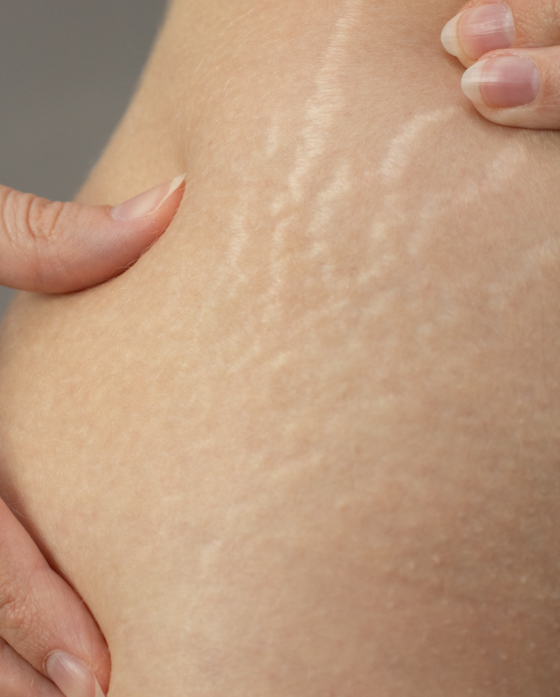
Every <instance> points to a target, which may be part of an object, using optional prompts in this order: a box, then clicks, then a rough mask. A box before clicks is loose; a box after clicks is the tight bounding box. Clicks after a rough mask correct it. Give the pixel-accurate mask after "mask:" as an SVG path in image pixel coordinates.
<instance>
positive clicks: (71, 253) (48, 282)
mask: <svg viewBox="0 0 560 697" xmlns="http://www.w3.org/2000/svg"><path fill="white" fill-rule="evenodd" d="M183 183H184V177H183V176H181V177H177V178H176V179H174V180H173V181H172V182H169V183H166V184H162V185H160V186H157V187H155V188H154V189H150V190H148V191H146V192H144V193H143V194H140V195H139V196H136V197H135V198H133V199H132V200H130V201H127V202H126V203H123V204H121V205H120V206H116V207H115V208H109V207H108V206H82V205H80V204H78V203H58V202H56V203H53V202H52V201H47V200H45V199H42V198H37V197H36V196H33V195H31V194H22V193H20V192H19V191H14V190H13V189H9V188H8V187H5V186H0V285H4V286H10V287H11V288H18V289H19V290H31V291H39V292H42V293H69V292H73V291H78V290H83V289H84V288H88V287H90V286H95V285H97V284H99V283H102V282H103V281H106V280H108V279H109V278H112V277H113V276H117V275H118V274H119V273H122V272H123V271H125V270H126V269H127V268H128V267H129V266H130V265H131V264H132V263H133V262H135V261H136V260H137V259H138V257H139V256H140V255H141V254H142V252H143V251H144V250H145V249H147V248H148V247H149V246H150V245H151V244H153V242H155V240H156V239H157V238H158V237H159V236H160V235H161V234H162V233H163V232H164V230H165V229H166V228H167V226H168V225H169V223H170V222H171V219H172V218H173V216H174V215H175V213H176V212H177V208H178V207H179V204H180V201H181V197H182V195H183V190H184V187H183Z"/></svg>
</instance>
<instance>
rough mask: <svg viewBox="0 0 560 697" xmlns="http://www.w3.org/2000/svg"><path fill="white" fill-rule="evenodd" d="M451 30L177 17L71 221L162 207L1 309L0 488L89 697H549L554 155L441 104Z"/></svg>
mask: <svg viewBox="0 0 560 697" xmlns="http://www.w3.org/2000/svg"><path fill="white" fill-rule="evenodd" d="M458 9H460V5H459V4H458V3H454V2H449V1H447V0H431V2H429V3H428V2H423V3H419V2H418V1H417V0H414V1H412V0H410V1H409V0H391V2H380V1H373V2H372V1H366V0H363V1H361V0H346V1H337V2H324V1H323V2H318V1H317V2H305V3H302V2H301V1H300V0H298V2H296V1H295V0H282V2H281V3H280V2H270V3H259V2H257V1H256V0H244V1H243V2H237V1H236V2H232V1H231V0H227V2H226V0H219V1H216V2H213V3H208V2H203V1H202V0H177V1H176V2H175V3H174V5H173V6H172V8H171V11H170V15H169V18H168V21H167V23H166V25H165V27H164V30H163V33H162V35H161V37H160V40H159V43H158V46H157V47H156V50H155V52H154V54H153V56H152V59H151V61H150V65H149V66H148V69H147V72H146V74H145V76H144V80H143V82H142V85H141V88H140V91H139V93H138V95H137V96H136V98H135V100H134V102H133V104H132V105H131V108H130V110H129V112H128V114H127V116H126V117H125V119H124V121H123V123H122V125H121V127H120V128H119V130H118V132H117V134H116V135H115V138H114V139H113V141H112V142H111V144H110V146H109V148H108V149H107V151H106V153H105V154H104V156H103V158H102V159H101V161H100V163H99V165H98V166H97V167H96V169H95V171H94V172H93V174H92V176H91V178H90V180H89V182H88V183H87V184H86V186H85V188H84V190H83V191H82V193H81V195H80V197H79V198H80V200H81V201H83V202H88V203H92V204H95V203H101V202H111V199H114V202H115V203H116V202H117V201H119V200H124V199H125V198H127V196H128V195H132V194H134V193H136V192H137V191H141V190H143V189H145V188H148V187H149V186H150V185H152V184H156V183H158V182H159V181H165V180H166V179H169V178H170V177H172V176H173V175H174V174H175V173H177V172H181V171H187V173H188V175H187V189H186V192H185V199H184V202H183V205H182V208H181V210H180V211H179V213H178V214H177V216H176V218H175V220H174V222H173V223H172V225H171V227H170V229H169V230H168V232H167V233H166V234H165V236H164V237H163V238H162V239H161V240H160V241H159V242H158V243H157V244H156V245H155V246H154V247H153V248H152V249H151V250H150V251H149V253H147V254H146V255H144V257H142V259H140V261H139V262H138V263H137V264H136V265H135V266H134V267H133V268H132V269H131V270H130V271H128V272H127V273H126V274H125V275H124V276H122V277H120V278H117V279H115V280H113V281H111V282H110V283H108V284H105V285H103V286H100V287H98V288H95V289H93V290H90V291H86V292H85V293H82V294H79V295H73V296H66V297H46V296H31V295H27V296H22V297H20V299H19V300H18V302H17V303H16V306H15V307H14V309H13V310H12V313H11V315H10V317H9V319H8V321H7V322H6V324H5V326H4V331H3V335H2V338H1V353H0V404H2V418H1V420H0V443H1V447H2V468H1V472H0V484H1V486H0V495H1V496H2V497H3V498H5V500H7V501H8V502H10V503H11V504H12V505H13V506H14V508H15V509H16V510H17V511H18V512H19V513H20V514H21V519H22V521H23V523H24V524H25V526H26V527H27V529H28V530H29V531H30V532H31V533H32V534H33V535H34V537H35V539H36V540H38V542H39V544H40V546H41V549H42V551H43V553H44V554H45V555H46V557H47V558H48V559H49V561H51V563H52V564H53V566H54V567H55V568H56V569H58V570H60V571H61V573H63V574H64V576H65V577H66V578H68V579H69V580H70V581H71V583H72V584H73V585H74V587H75V588H76V589H77V590H78V592H79V593H80V594H81V595H82V597H83V598H84V600H85V601H86V602H87V604H88V607H89V608H90V609H91V610H92V613H93V615H94V617H95V618H96V620H97V621H98V622H99V625H100V627H101V629H102V631H103V633H104V635H105V637H106V638H107V642H108V645H109V649H110V651H111V658H112V670H113V672H112V678H111V690H110V693H109V694H110V696H111V697H128V696H129V695H130V696H134V697H144V696H145V697H148V696H150V697H152V696H153V695H154V694H157V695H162V696H163V697H183V696H184V695H186V694H187V695H189V697H202V696H204V697H222V696H223V695H228V697H253V696H255V697H256V696H257V695H258V696H259V697H262V696H266V697H288V695H289V696H290V697H292V696H294V695H297V696H298V697H325V695H329V696H330V695H332V696H333V697H334V696H336V697H350V696H351V697H371V696H372V695H376V697H377V695H379V696H380V697H381V696H382V697H397V696H398V697H412V696H414V697H418V696H419V695H420V696H424V695H425V696H426V697H428V696H429V697H444V696H445V697H448V695H450V694H453V695H454V696H455V697H467V695H474V696H475V697H496V696H501V695H504V696H505V695H507V696H508V697H522V696H523V697H525V696H526V695H531V696H532V697H549V696H553V695H558V694H560V687H559V685H560V659H558V650H557V647H558V639H559V634H560V592H559V591H558V583H557V579H558V576H559V571H560V569H559V568H558V567H559V561H558V560H559V559H560V549H559V548H560V543H559V541H558V534H557V531H558V528H559V525H560V511H559V507H558V505H557V502H558V497H559V494H560V482H559V480H558V474H557V457H558V456H557V452H558V423H559V416H560V414H559V411H560V401H559V396H558V395H559V394H560V390H559V386H560V385H559V383H560V369H559V367H558V360H557V356H558V350H559V345H560V333H559V330H558V327H559V326H560V305H559V303H558V300H557V298H558V297H559V291H560V273H559V265H560V245H559V244H558V241H557V220H558V219H559V214H560V210H559V209H560V201H559V200H558V196H557V194H556V191H557V181H558V170H559V168H560V159H559V158H560V152H559V145H560V140H559V136H558V134H556V133H544V132H526V131H520V130H510V129H502V128H500V127H498V126H495V125H493V124H490V123H488V122H486V121H484V120H483V119H482V118H481V117H480V115H479V114H477V113H476V112H475V110H474V109H473V108H472V107H470V106H469V104H468V102H467V101H466V100H465V98H464V97H463V95H462V94H461V92H460V90H459V88H458V80H459V78H460V75H461V73H462V68H461V66H460V65H459V64H458V63H457V61H456V60H454V59H453V58H451V57H448V56H446V54H445V53H444V52H443V50H442V49H441V47H440V44H439V34H440V32H441V28H442V26H443V24H444V23H445V21H446V20H447V19H448V18H450V17H452V16H453V14H454V13H455V12H456V11H457V10H458ZM411 55H413V56H414V60H412V61H411Z"/></svg>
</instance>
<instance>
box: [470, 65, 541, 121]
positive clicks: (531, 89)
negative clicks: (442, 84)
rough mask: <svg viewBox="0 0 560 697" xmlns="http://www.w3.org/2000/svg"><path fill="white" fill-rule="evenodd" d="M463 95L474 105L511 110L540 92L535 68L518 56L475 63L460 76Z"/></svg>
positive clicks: (528, 101) (538, 75) (538, 74)
mask: <svg viewBox="0 0 560 697" xmlns="http://www.w3.org/2000/svg"><path fill="white" fill-rule="evenodd" d="M461 86H462V88H463V92H464V93H465V95H466V96H467V97H468V98H469V99H470V100H471V101H473V102H475V103H479V104H480V103H482V104H486V105H487V106H489V107H492V108H496V109H512V108H515V107H520V106H526V105H528V104H531V103H532V102H534V101H535V100H536V99H537V97H538V96H539V93H540V90H541V76H540V71H539V69H538V67H537V66H536V65H535V63H534V62H533V61H531V60H529V59H528V58H523V57H521V56H495V57H493V58H486V59H484V60H481V61H479V62H478V63H475V65H473V66H472V67H471V68H469V69H468V70H467V71H466V72H465V73H464V75H463V79H462V82H461Z"/></svg>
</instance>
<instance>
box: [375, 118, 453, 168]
mask: <svg viewBox="0 0 560 697" xmlns="http://www.w3.org/2000/svg"><path fill="white" fill-rule="evenodd" d="M457 111H458V108H457V107H449V108H448V109H437V110H436V111H429V112H428V113H425V114H417V115H416V116H413V117H412V119H410V120H409V121H408V122H407V123H405V124H404V125H403V127H402V128H401V130H400V132H399V133H398V134H397V135H396V136H395V137H394V138H393V140H392V141H391V143H390V145H389V152H388V154H387V157H386V158H385V161H384V162H383V164H382V165H381V174H382V175H383V176H384V177H386V178H387V179H390V180H392V181H394V180H396V179H399V178H400V177H402V175H403V174H404V173H405V171H406V169H407V167H408V165H409V164H410V161H411V160H412V158H413V157H414V148H415V147H417V146H419V145H422V144H423V143H424V139H423V138H422V135H423V132H424V131H425V130H426V129H427V128H429V127H430V126H432V125H433V124H438V125H439V126H440V127H443V123H444V122H445V121H448V120H449V119H451V118H452V117H453V116H454V115H455V114H456V113H457Z"/></svg>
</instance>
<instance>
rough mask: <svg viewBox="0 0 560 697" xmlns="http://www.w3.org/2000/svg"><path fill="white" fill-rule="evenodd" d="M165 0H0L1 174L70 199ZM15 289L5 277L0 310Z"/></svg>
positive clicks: (127, 88) (119, 110)
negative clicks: (6, 282) (11, 289)
mask: <svg viewBox="0 0 560 697" xmlns="http://www.w3.org/2000/svg"><path fill="white" fill-rule="evenodd" d="M165 5H166V0H1V14H0V66H1V68H0V183H2V184H6V185H8V186H12V187H14V188H16V189H20V190H22V191H28V192H32V193H34V194H38V195H40V196H44V197H45V198H50V199H57V200H70V199H71V198H72V197H73V196H74V194H75V193H76V192H77V190H78V189H79V188H80V186H81V184H82V182H83V181H84V180H85V178H86V176H87V173H88V171H89V170H90V169H91V167H92V166H93V165H94V164H95V162H96V160H97V158H98V156H99V154H100V152H101V150H102V149H103V147H104V145H105V143H106V142H107V140H108V138H109V136H110V134H111V132H112V130H113V129H114V127H115V126H116V124H117V123H118V121H119V119H120V117H121V116H122V114H123V112H124V110H125V108H126V105H127V103H128V101H129V99H130V97H131V95H132V93H133V91H134V88H135V85H136V82H137V80H138V77H139V75H140V72H141V70H142V66H143V64H144V62H145V60H146V57H147V56H148V53H149V50H150V47H151V44H152V42H153V39H154V37H155V34H156V31H157V29H158V27H159V25H160V23H161V20H162V18H163V13H164V10H165ZM11 295H12V292H11V291H9V290H7V289H6V288H2V287H0V317H1V316H2V314H3V313H4V311H5V308H6V305H7V304H8V302H9V300H10V298H11Z"/></svg>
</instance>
